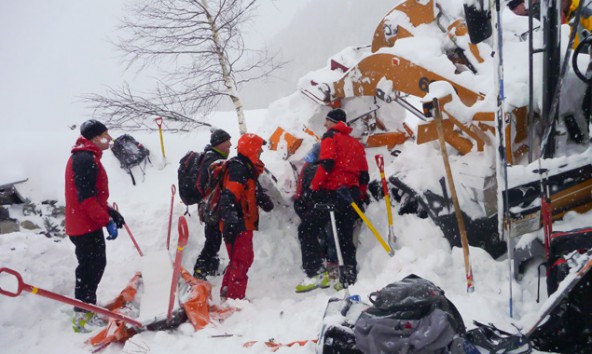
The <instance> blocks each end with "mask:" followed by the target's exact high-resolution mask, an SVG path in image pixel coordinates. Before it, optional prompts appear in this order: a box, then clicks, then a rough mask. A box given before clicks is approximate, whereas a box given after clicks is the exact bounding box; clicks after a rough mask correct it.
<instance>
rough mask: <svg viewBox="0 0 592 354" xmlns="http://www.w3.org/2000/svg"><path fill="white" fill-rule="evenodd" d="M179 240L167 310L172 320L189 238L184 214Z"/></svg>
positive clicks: (169, 319)
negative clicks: (184, 250)
mask: <svg viewBox="0 0 592 354" xmlns="http://www.w3.org/2000/svg"><path fill="white" fill-rule="evenodd" d="M178 228H179V241H177V254H176V255H175V263H174V265H173V279H172V281H171V294H170V297H169V308H168V311H167V320H168V321H169V322H170V321H171V320H172V315H173V305H174V302H175V297H176V296H175V295H176V294H177V287H178V284H179V276H180V274H181V261H182V260H183V249H184V248H185V246H186V245H187V239H188V238H189V228H188V227H187V220H185V217H184V216H183V215H181V216H179V226H178Z"/></svg>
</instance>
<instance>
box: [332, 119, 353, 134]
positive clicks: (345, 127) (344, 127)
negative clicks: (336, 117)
mask: <svg viewBox="0 0 592 354" xmlns="http://www.w3.org/2000/svg"><path fill="white" fill-rule="evenodd" d="M331 129H332V130H336V131H338V132H340V133H343V134H347V135H349V133H351V132H352V130H353V128H351V127H349V126H348V125H347V124H345V123H343V122H339V123H337V124H335V125H334V126H333V128H331Z"/></svg>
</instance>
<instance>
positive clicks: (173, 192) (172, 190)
mask: <svg viewBox="0 0 592 354" xmlns="http://www.w3.org/2000/svg"><path fill="white" fill-rule="evenodd" d="M171 192H172V194H173V197H174V196H175V193H177V187H175V185H174V184H173V185H171Z"/></svg>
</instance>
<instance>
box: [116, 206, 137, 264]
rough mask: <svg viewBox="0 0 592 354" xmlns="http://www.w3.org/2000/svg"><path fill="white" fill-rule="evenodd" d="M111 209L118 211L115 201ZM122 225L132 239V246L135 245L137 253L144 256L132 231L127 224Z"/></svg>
mask: <svg viewBox="0 0 592 354" xmlns="http://www.w3.org/2000/svg"><path fill="white" fill-rule="evenodd" d="M113 209H115V211H119V207H118V206H117V203H113ZM123 226H125V230H126V231H127V234H128V235H129V237H130V238H131V239H132V242H133V243H134V246H136V249H137V250H138V253H139V254H140V256H141V257H144V253H142V250H141V249H140V246H139V245H138V243H137V242H136V239H135V238H134V235H132V231H131V230H130V228H129V226H127V224H123Z"/></svg>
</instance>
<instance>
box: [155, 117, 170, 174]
mask: <svg viewBox="0 0 592 354" xmlns="http://www.w3.org/2000/svg"><path fill="white" fill-rule="evenodd" d="M154 122H155V123H156V125H158V134H159V135H160V149H161V150H162V161H163V165H162V167H163V168H164V166H166V164H167V158H166V155H165V153H164V139H163V138H162V117H156V118H154Z"/></svg>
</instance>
